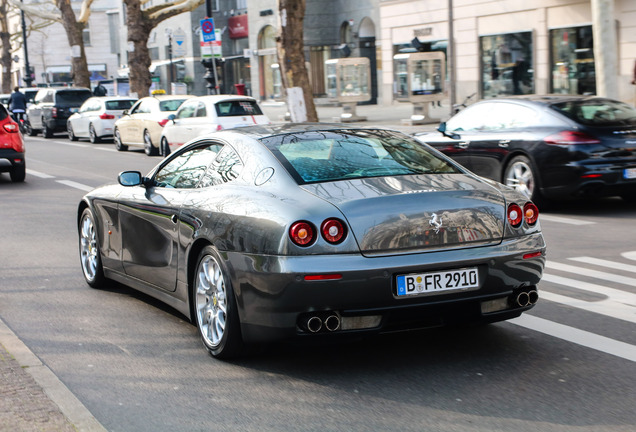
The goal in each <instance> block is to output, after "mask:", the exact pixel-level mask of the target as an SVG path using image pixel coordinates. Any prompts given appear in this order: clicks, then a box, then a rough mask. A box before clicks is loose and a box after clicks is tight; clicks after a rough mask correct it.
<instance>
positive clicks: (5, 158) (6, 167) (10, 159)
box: [0, 149, 24, 172]
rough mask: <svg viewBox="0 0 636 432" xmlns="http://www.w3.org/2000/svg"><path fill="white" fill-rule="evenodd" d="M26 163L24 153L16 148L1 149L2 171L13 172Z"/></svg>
mask: <svg viewBox="0 0 636 432" xmlns="http://www.w3.org/2000/svg"><path fill="white" fill-rule="evenodd" d="M23 165H24V153H18V152H16V151H14V150H5V149H3V150H0V172H11V171H13V170H14V169H15V168H16V167H20V166H23Z"/></svg>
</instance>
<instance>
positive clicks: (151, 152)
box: [144, 130, 159, 156]
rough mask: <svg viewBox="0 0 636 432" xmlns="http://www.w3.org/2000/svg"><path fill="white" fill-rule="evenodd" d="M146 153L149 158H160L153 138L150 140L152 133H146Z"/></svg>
mask: <svg viewBox="0 0 636 432" xmlns="http://www.w3.org/2000/svg"><path fill="white" fill-rule="evenodd" d="M144 151H145V152H146V154H147V155H148V156H158V155H159V149H158V148H157V147H155V146H154V145H153V144H152V138H150V132H148V131H147V130H145V131H144Z"/></svg>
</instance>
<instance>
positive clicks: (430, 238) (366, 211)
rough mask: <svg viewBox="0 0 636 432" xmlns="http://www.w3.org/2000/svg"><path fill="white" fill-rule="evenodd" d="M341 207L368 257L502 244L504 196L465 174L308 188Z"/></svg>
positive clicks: (361, 248)
mask: <svg viewBox="0 0 636 432" xmlns="http://www.w3.org/2000/svg"><path fill="white" fill-rule="evenodd" d="M302 188H303V189H304V190H306V191H308V192H310V193H312V194H314V195H316V196H318V197H319V198H322V199H324V200H325V201H328V202H330V203H331V204H333V205H334V206H336V207H337V208H338V209H339V210H340V211H341V212H342V214H343V215H344V217H345V218H346V219H347V222H348V224H349V227H350V228H351V230H352V231H353V235H354V236H355V239H356V241H357V243H358V246H359V247H360V251H361V252H362V254H364V255H367V256H377V255H390V254H396V253H414V252H420V251H426V250H433V249H440V248H461V247H472V246H482V245H488V244H496V243H499V242H501V240H502V238H503V234H504V223H505V221H504V217H505V201H504V198H503V196H502V195H501V193H499V192H498V191H497V190H496V189H495V188H493V187H491V186H489V185H487V184H485V183H484V182H482V181H480V180H479V179H477V178H475V177H472V176H469V175H465V174H441V175H440V174H435V175H417V176H401V177H375V178H367V179H356V180H346V181H337V182H330V183H317V184H307V185H303V186H302Z"/></svg>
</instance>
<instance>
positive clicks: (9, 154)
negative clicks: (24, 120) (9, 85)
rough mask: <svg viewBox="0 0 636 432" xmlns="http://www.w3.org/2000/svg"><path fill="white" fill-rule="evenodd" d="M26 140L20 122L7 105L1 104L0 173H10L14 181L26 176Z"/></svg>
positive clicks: (19, 180) (20, 180)
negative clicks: (14, 119)
mask: <svg viewBox="0 0 636 432" xmlns="http://www.w3.org/2000/svg"><path fill="white" fill-rule="evenodd" d="M24 152H25V150H24V141H23V140H22V134H21V133H20V128H19V126H18V124H17V123H16V122H15V121H13V119H12V118H11V115H10V114H9V110H7V108H6V106H5V105H3V104H0V173H9V176H10V177H11V181H12V182H23V181H24V179H25V178H26V161H25V159H24Z"/></svg>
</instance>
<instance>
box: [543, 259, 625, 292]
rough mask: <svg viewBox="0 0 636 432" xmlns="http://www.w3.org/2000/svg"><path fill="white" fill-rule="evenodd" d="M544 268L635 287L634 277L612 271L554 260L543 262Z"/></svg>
mask: <svg viewBox="0 0 636 432" xmlns="http://www.w3.org/2000/svg"><path fill="white" fill-rule="evenodd" d="M545 266H546V268H549V269H552V270H561V271H565V272H570V273H576V274H578V275H581V276H589V277H593V278H597V279H603V280H608V281H612V282H616V283H620V284H623V285H629V286H632V287H636V278H631V277H627V276H621V275H617V274H613V273H607V272H601V271H598V270H590V269H587V268H584V267H577V266H572V265H569V264H561V263H557V262H554V261H548V262H546V263H545Z"/></svg>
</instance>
